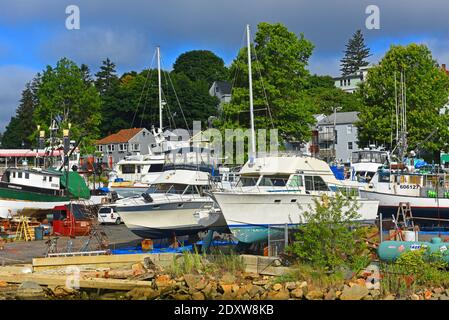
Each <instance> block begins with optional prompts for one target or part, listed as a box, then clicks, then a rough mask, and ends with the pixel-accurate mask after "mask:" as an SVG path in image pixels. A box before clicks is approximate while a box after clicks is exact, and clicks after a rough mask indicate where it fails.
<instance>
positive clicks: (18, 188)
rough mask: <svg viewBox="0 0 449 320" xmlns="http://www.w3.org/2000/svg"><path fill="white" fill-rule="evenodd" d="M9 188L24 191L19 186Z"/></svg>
mask: <svg viewBox="0 0 449 320" xmlns="http://www.w3.org/2000/svg"><path fill="white" fill-rule="evenodd" d="M8 188H11V189H17V190H22V187H19V186H8Z"/></svg>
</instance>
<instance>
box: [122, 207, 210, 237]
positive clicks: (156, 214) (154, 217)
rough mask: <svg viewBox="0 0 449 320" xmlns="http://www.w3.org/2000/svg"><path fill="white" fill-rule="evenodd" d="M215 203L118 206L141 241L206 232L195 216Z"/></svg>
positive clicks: (123, 217) (123, 219)
mask: <svg viewBox="0 0 449 320" xmlns="http://www.w3.org/2000/svg"><path fill="white" fill-rule="evenodd" d="M205 205H212V201H191V202H182V201H170V202H167V203H160V202H155V203H148V204H145V205H129V206H120V205H118V206H116V210H117V212H118V213H119V214H120V217H121V218H122V221H123V222H124V223H125V225H126V226H127V227H128V228H129V229H130V230H131V231H132V232H133V233H135V234H136V235H138V236H139V237H142V238H150V239H162V238H169V237H173V236H175V235H176V236H184V235H192V234H196V233H198V232H201V231H204V230H206V228H205V227H204V226H202V225H200V224H199V223H198V222H197V221H196V220H195V218H194V214H195V212H196V211H198V210H199V209H201V208H203V207H204V206H205Z"/></svg>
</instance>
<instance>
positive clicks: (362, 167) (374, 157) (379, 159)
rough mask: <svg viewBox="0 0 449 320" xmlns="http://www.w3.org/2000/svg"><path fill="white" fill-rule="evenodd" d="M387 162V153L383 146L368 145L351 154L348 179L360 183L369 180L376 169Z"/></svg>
mask: <svg viewBox="0 0 449 320" xmlns="http://www.w3.org/2000/svg"><path fill="white" fill-rule="evenodd" d="M386 163H389V153H388V152H387V151H386V150H384V149H383V148H376V147H375V146H370V147H369V148H364V149H363V150H359V151H354V152H352V154H351V176H350V180H352V181H357V182H361V183H367V182H369V181H371V179H372V178H373V176H374V175H375V174H376V172H377V170H378V169H379V168H380V167H381V166H383V165H384V164H386Z"/></svg>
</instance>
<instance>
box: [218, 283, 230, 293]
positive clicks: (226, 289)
mask: <svg viewBox="0 0 449 320" xmlns="http://www.w3.org/2000/svg"><path fill="white" fill-rule="evenodd" d="M220 288H221V290H222V291H223V294H230V293H232V284H220Z"/></svg>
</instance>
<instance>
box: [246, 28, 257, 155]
mask: <svg viewBox="0 0 449 320" xmlns="http://www.w3.org/2000/svg"><path fill="white" fill-rule="evenodd" d="M246 40H247V45H248V82H249V112H250V117H251V154H250V159H251V160H253V159H254V158H255V157H256V137H255V133H254V102H253V76H252V71H251V39H250V31H249V24H247V25H246Z"/></svg>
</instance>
